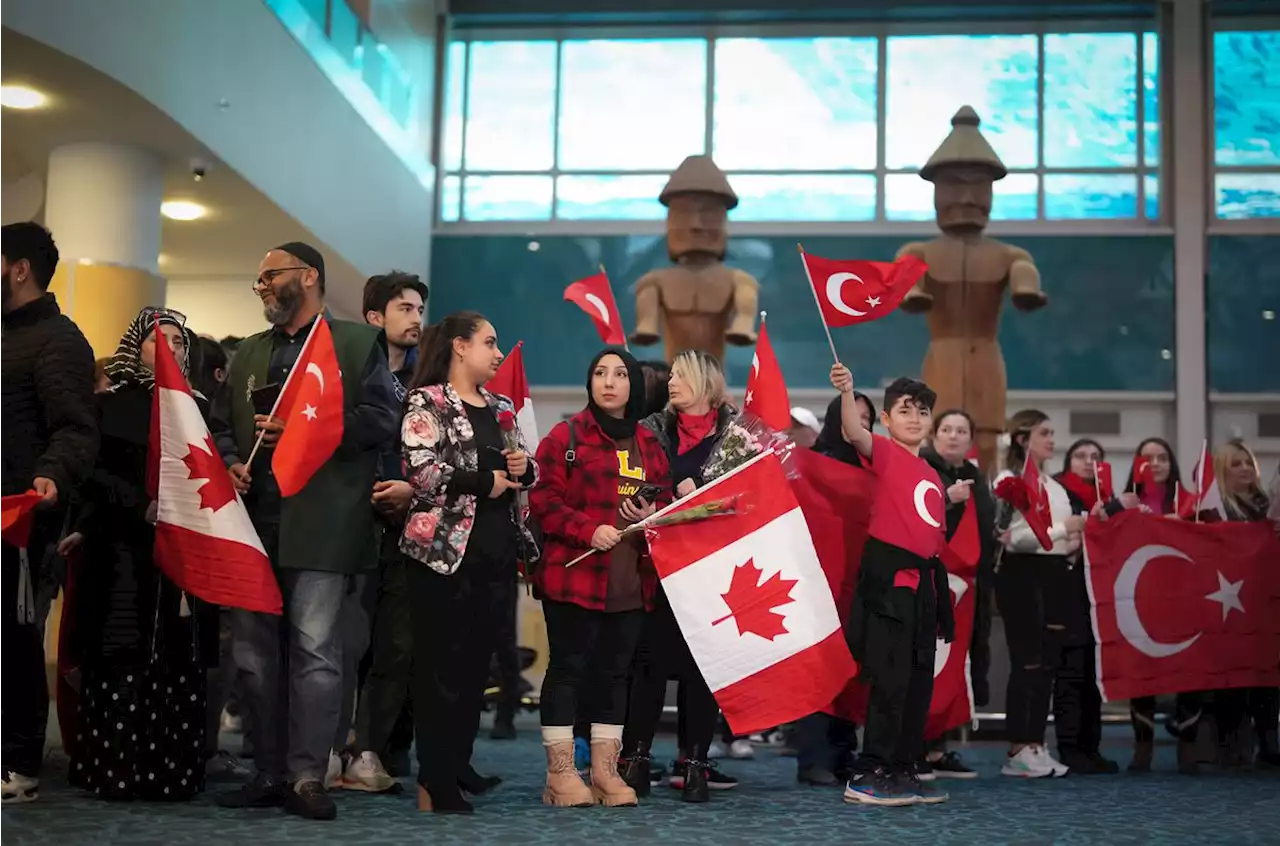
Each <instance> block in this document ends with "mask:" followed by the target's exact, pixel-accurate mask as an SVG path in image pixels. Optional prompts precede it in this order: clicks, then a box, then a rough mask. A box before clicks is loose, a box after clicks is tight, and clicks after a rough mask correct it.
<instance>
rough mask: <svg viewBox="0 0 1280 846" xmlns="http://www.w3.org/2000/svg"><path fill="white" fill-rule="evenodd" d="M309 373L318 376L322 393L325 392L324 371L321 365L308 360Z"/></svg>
mask: <svg viewBox="0 0 1280 846" xmlns="http://www.w3.org/2000/svg"><path fill="white" fill-rule="evenodd" d="M307 373H308V374H309V375H311V376H314V377H316V381H317V382H319V383H320V393H322V394H323V393H324V371H323V370H321V369H320V365H318V364H316V363H315V362H314V361H309V362H307Z"/></svg>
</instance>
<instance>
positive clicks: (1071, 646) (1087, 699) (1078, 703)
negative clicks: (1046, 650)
mask: <svg viewBox="0 0 1280 846" xmlns="http://www.w3.org/2000/svg"><path fill="white" fill-rule="evenodd" d="M1095 650H1096V647H1095V645H1094V643H1093V642H1092V641H1087V642H1084V643H1075V642H1068V643H1067V645H1066V646H1064V647H1063V648H1062V657H1061V660H1060V661H1059V663H1058V667H1057V672H1056V673H1055V675H1054V679H1053V733H1054V735H1055V736H1056V737H1057V739H1058V752H1059V754H1060V755H1064V756H1065V755H1070V754H1072V753H1075V754H1084V755H1092V754H1095V753H1097V751H1098V747H1099V745H1101V743H1102V694H1101V693H1099V692H1098V678H1097V664H1096V663H1095V656H1096V651H1095Z"/></svg>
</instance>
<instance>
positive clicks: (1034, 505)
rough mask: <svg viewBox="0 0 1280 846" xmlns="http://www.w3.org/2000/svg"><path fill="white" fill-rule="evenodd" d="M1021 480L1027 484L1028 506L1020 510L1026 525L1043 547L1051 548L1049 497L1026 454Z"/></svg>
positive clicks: (1038, 472)
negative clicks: (1022, 510) (1024, 509)
mask: <svg viewBox="0 0 1280 846" xmlns="http://www.w3.org/2000/svg"><path fill="white" fill-rule="evenodd" d="M1022 481H1023V484H1025V485H1026V486H1027V495H1028V497H1029V499H1030V507H1029V508H1028V509H1027V510H1026V511H1024V512H1022V516H1023V517H1025V518H1027V526H1028V528H1030V529H1031V531H1032V532H1034V533H1035V536H1036V540H1038V541H1040V546H1042V547H1044V548H1045V549H1053V540H1052V539H1050V537H1049V526H1050V525H1052V523H1053V514H1052V513H1051V512H1050V511H1049V497H1048V495H1047V494H1046V493H1045V490H1044V482H1042V481H1040V468H1039V467H1037V466H1036V463H1035V462H1034V461H1032V460H1031V454H1030V453H1028V454H1027V460H1026V462H1025V463H1024V464H1023V465H1022Z"/></svg>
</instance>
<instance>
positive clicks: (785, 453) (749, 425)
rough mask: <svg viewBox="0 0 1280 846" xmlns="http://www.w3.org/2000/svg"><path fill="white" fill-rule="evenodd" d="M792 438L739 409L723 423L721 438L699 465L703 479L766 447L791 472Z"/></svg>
mask: <svg viewBox="0 0 1280 846" xmlns="http://www.w3.org/2000/svg"><path fill="white" fill-rule="evenodd" d="M794 448H795V442H794V441H792V440H791V438H790V437H789V436H788V435H787V433H786V432H778V431H775V430H773V429H771V428H769V427H768V426H767V425H765V423H764V421H762V420H761V419H760V418H759V417H756V416H755V415H754V414H752V413H751V412H749V411H744V412H742V413H740V414H739V415H738V416H737V417H735V418H734V419H733V421H732V422H730V423H729V425H728V426H726V427H725V431H724V434H723V435H722V436H721V437H720V442H719V443H717V444H716V446H715V449H713V450H712V451H711V455H710V456H709V457H708V458H707V460H706V463H704V464H703V465H702V481H703V483H704V484H705V483H707V482H710V481H712V480H713V479H718V478H720V477H721V476H723V475H724V474H725V473H728V472H729V471H730V470H732V469H733V468H735V467H738V466H739V465H742V464H745V463H746V462H747V461H748V460H749V459H751V458H754V457H755V456H757V455H759V454H760V453H762V452H765V451H766V450H770V449H772V450H773V451H774V452H776V453H777V454H778V456H779V457H780V458H781V459H782V465H783V467H784V468H786V469H788V471H789V472H788V475H790V468H789V465H790V462H789V461H787V459H788V458H789V457H790V456H791V450H792V449H794Z"/></svg>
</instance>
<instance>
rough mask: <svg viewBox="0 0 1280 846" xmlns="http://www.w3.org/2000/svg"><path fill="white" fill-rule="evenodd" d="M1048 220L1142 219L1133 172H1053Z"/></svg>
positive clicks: (1047, 189)
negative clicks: (1139, 213) (1139, 212)
mask: <svg viewBox="0 0 1280 846" xmlns="http://www.w3.org/2000/svg"><path fill="white" fill-rule="evenodd" d="M1044 216H1045V218H1046V219H1047V220H1110V219H1114V218H1124V217H1137V216H1138V176H1137V174H1133V173H1107V174H1070V173H1051V174H1047V175H1046V176H1045V177H1044Z"/></svg>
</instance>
